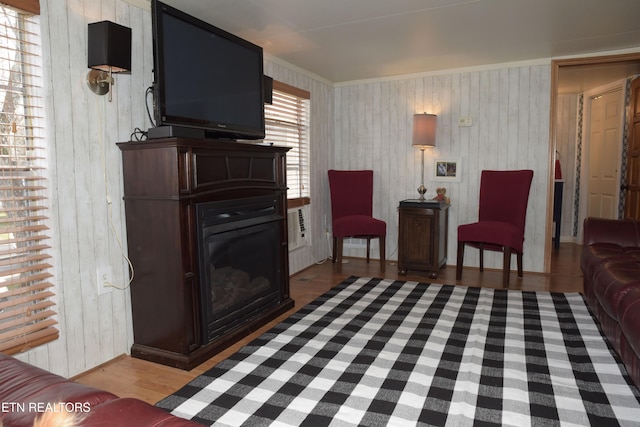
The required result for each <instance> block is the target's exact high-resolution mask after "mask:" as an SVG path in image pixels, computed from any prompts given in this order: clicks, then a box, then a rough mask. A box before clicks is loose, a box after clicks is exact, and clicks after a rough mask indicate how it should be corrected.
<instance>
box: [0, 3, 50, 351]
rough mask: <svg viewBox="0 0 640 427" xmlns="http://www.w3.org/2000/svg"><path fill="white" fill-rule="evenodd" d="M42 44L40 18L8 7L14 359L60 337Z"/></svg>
mask: <svg viewBox="0 0 640 427" xmlns="http://www.w3.org/2000/svg"><path fill="white" fill-rule="evenodd" d="M32 3H33V2H32ZM36 3H37V2H36ZM39 43H40V25H39V17H37V16H28V15H26V14H24V13H22V12H19V11H17V10H15V9H12V8H10V7H6V6H4V5H0V208H1V210H0V352H3V353H8V354H13V353H18V352H20V351H24V350H27V349H29V348H32V347H34V346H36V345H39V344H42V343H45V342H48V341H51V340H53V339H55V338H57V336H58V330H57V329H56V328H55V325H56V323H57V322H56V320H55V319H54V316H55V314H56V313H55V312H54V310H53V308H54V302H53V301H52V300H51V297H52V296H53V295H54V294H53V293H52V291H51V288H52V286H53V285H52V284H51V283H50V281H49V279H50V277H51V273H50V268H51V265H50V264H49V258H50V255H49V252H48V249H49V246H48V245H47V241H48V239H49V237H48V236H47V230H48V228H47V226H46V223H45V222H46V220H47V217H46V214H47V197H46V190H47V188H46V176H45V172H46V170H45V166H46V163H45V154H46V153H45V149H44V140H43V138H42V133H43V132H42V126H43V114H44V112H43V105H42V98H41V97H40V96H39V94H40V93H41V88H42V76H41V69H42V67H41V61H40V45H39Z"/></svg>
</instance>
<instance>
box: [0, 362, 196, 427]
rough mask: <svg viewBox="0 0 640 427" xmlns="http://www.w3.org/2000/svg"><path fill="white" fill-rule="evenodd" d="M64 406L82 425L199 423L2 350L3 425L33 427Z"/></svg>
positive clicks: (0, 415)
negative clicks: (43, 415) (78, 416)
mask: <svg viewBox="0 0 640 427" xmlns="http://www.w3.org/2000/svg"><path fill="white" fill-rule="evenodd" d="M60 403H62V404H63V405H62V406H60V405H59V404H60ZM47 405H48V407H47ZM56 405H59V406H56ZM61 407H62V408H65V409H77V410H76V411H75V412H76V413H80V414H82V415H81V417H82V418H81V425H82V426H91V427H97V426H103V427H119V426H122V427H127V426H131V427H147V426H157V427H179V426H200V424H197V423H194V422H192V421H188V420H184V419H182V418H178V417H175V416H173V415H171V414H169V413H168V412H166V411H164V410H162V409H160V408H156V407H155V406H152V405H149V404H148V403H146V402H143V401H141V400H138V399H132V398H119V397H118V396H116V395H115V394H112V393H109V392H106V391H103V390H99V389H96V388H92V387H89V386H85V385H82V384H78V383H76V382H73V381H70V380H67V379H65V378H63V377H60V376H58V375H55V374H52V373H50V372H47V371H45V370H43V369H40V368H36V367H35V366H31V365H29V364H27V363H24V362H22V361H20V360H18V359H15V358H13V357H11V356H7V355H5V354H2V353H0V421H1V422H2V424H3V426H4V427H31V426H32V425H33V421H34V420H35V418H36V417H38V416H39V415H40V413H41V412H42V411H44V410H47V409H49V410H60V409H59V408H61Z"/></svg>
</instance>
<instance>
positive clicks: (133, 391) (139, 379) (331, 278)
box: [74, 243, 582, 404]
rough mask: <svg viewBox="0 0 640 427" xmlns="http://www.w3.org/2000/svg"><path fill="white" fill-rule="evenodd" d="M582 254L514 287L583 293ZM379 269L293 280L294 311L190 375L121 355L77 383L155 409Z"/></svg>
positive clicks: (359, 266)
mask: <svg viewBox="0 0 640 427" xmlns="http://www.w3.org/2000/svg"><path fill="white" fill-rule="evenodd" d="M581 250H582V248H581V246H579V245H575V244H572V243H562V244H561V245H560V249H558V250H554V251H553V254H552V265H551V274H550V275H544V274H535V273H527V272H525V273H524V277H523V278H519V277H518V276H517V274H516V273H515V272H512V274H511V278H510V281H511V283H510V288H511V289H521V290H529V291H541V290H545V291H552V292H582V272H581V271H580V261H579V260H580V253H581ZM378 267H379V263H378V262H375V261H372V262H371V263H369V264H367V263H366V262H365V261H364V260H362V259H353V258H350V259H348V262H347V263H346V264H343V266H342V274H338V273H337V272H336V269H335V265H333V264H332V263H331V261H327V262H326V263H324V264H319V265H314V266H312V267H310V268H308V269H306V270H304V271H302V272H300V273H298V274H296V275H294V276H292V277H291V295H292V298H293V299H294V300H295V302H296V306H295V308H294V309H292V310H291V311H289V312H287V313H285V314H283V315H282V316H280V317H279V318H277V319H275V320H274V321H273V322H271V323H269V324H267V325H265V326H264V327H263V328H261V329H259V330H258V331H256V332H255V333H253V334H252V335H250V336H248V337H246V338H245V339H243V340H241V341H240V342H238V343H237V344H235V345H233V346H231V347H230V348H228V349H227V350H225V351H223V352H222V353H219V354H218V355H216V356H214V357H213V358H211V359H210V360H208V361H207V362H205V363H203V364H202V365H200V366H198V367H196V368H194V369H193V370H191V371H183V370H180V369H176V368H170V367H167V366H164V365H159V364H156V363H152V362H147V361H144V360H140V359H135V358H132V357H130V356H126V355H122V356H120V357H118V358H116V359H114V360H112V361H110V362H107V363H106V364H103V365H101V366H99V367H97V368H94V369H92V370H91V371H88V372H86V373H83V374H81V375H78V376H76V377H75V378H74V379H75V380H76V381H77V382H80V383H83V384H87V385H91V386H94V387H97V388H101V389H103V390H107V391H110V392H112V393H115V394H117V395H118V396H121V397H135V398H138V399H141V400H144V401H146V402H148V403H151V404H154V403H156V402H157V401H159V400H160V399H162V398H164V397H166V396H168V395H169V394H171V393H173V392H174V391H176V390H177V389H179V388H180V387H182V386H183V385H185V384H186V383H187V382H189V381H190V380H192V379H193V378H195V377H197V376H198V375H200V374H202V373H204V372H205V371H207V370H208V369H210V368H211V367H212V366H214V365H215V364H217V363H218V362H220V361H221V360H224V359H225V358H227V357H228V356H229V355H231V354H232V353H234V352H235V351H237V350H238V349H239V348H240V347H241V346H243V345H245V344H247V343H249V342H250V341H251V340H252V339H253V338H255V337H257V336H258V335H260V334H262V333H263V332H265V331H266V330H268V329H269V328H271V327H272V326H273V325H275V324H276V323H278V322H280V321H282V320H283V319H284V318H286V317H288V316H289V315H290V314H291V313H293V312H294V311H297V310H298V309H300V308H301V307H302V306H304V305H305V304H307V303H309V302H311V301H312V300H314V299H315V298H316V297H318V296H319V295H321V294H322V293H324V292H325V291H327V290H329V289H330V288H331V287H333V286H335V285H336V284H338V283H340V282H341V281H342V280H343V279H345V278H347V277H349V276H359V277H380V271H379V268H378ZM386 270H387V271H386V273H385V275H384V277H385V278H387V279H400V280H416V281H422V282H430V281H433V282H439V283H445V284H452V285H455V284H460V283H462V284H464V285H468V286H485V287H496V288H498V287H501V283H502V272H501V271H490V270H485V271H484V273H480V272H479V271H478V270H477V269H473V268H466V269H464V270H463V273H462V281H461V282H460V283H457V282H456V280H455V266H454V265H450V266H447V267H446V268H444V269H443V270H442V271H441V272H440V274H439V276H438V278H437V279H435V280H431V279H429V277H428V276H427V274H426V273H421V272H413V271H410V272H409V274H408V275H407V276H398V274H397V268H396V265H395V263H393V262H389V263H388V265H387V269H386Z"/></svg>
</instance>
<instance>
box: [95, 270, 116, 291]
mask: <svg viewBox="0 0 640 427" xmlns="http://www.w3.org/2000/svg"><path fill="white" fill-rule="evenodd" d="M96 279H97V284H98V295H103V294H108V293H110V292H111V289H113V288H112V287H111V286H110V284H111V283H112V280H113V277H112V273H111V267H100V268H98V269H97V270H96Z"/></svg>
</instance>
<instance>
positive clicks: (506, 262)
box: [502, 246, 511, 289]
mask: <svg viewBox="0 0 640 427" xmlns="http://www.w3.org/2000/svg"><path fill="white" fill-rule="evenodd" d="M503 258H504V259H503V265H502V287H503V288H505V289H508V288H509V273H510V272H511V248H510V247H508V246H505V247H504V257H503Z"/></svg>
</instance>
